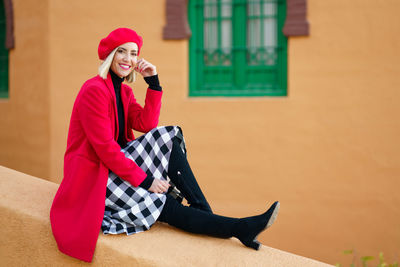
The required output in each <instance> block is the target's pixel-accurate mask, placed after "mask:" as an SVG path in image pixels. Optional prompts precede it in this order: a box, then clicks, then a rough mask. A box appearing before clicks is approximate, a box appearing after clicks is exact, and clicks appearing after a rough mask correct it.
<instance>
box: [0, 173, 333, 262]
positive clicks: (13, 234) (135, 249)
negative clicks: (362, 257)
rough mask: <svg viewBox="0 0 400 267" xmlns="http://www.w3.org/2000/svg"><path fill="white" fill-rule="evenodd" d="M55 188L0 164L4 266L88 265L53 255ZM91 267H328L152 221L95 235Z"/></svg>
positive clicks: (0, 250)
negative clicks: (133, 230) (130, 230)
mask: <svg viewBox="0 0 400 267" xmlns="http://www.w3.org/2000/svg"><path fill="white" fill-rule="evenodd" d="M57 187H58V185H57V184H55V183H52V182H49V181H44V180H42V179H38V178H36V177H32V176H29V175H26V174H23V173H20V172H17V171H14V170H11V169H8V168H4V167H2V166H0V196H1V199H0V212H1V216H0V222H1V225H2V227H1V229H0V234H1V237H2V238H1V239H0V256H1V259H2V265H4V266H28V265H29V266H78V265H79V266H81V265H88V264H87V263H85V262H82V261H79V260H77V259H74V258H72V257H69V256H66V255H64V254H62V253H61V252H59V251H58V249H57V245H56V242H55V240H54V238H53V236H52V234H51V227H50V221H49V219H48V216H49V209H50V206H51V202H52V199H53V196H54V194H55V192H56V190H57ZM90 265H93V266H217V265H218V266H305V267H323V266H329V265H327V264H324V263H322V262H318V261H315V260H312V259H308V258H305V257H301V256H297V255H294V254H291V253H287V252H284V251H281V250H277V249H273V248H270V247H266V246H262V247H261V248H260V250H259V251H254V250H252V249H249V248H246V247H244V246H243V245H242V244H241V243H240V242H239V241H238V240H236V239H235V240H234V239H217V238H212V237H206V236H200V235H194V234H188V233H184V232H182V231H179V230H177V229H174V228H172V227H169V226H168V225H165V224H161V223H156V224H155V225H154V226H153V227H152V228H151V229H150V230H149V231H147V232H144V233H140V234H135V235H131V236H126V235H124V234H122V235H103V234H101V233H100V236H99V240H98V242H97V247H96V251H95V255H94V258H93V262H92V264H90Z"/></svg>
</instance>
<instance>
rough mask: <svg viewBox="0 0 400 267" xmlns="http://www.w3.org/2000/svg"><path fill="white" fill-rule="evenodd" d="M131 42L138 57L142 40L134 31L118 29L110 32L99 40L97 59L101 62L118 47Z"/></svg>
mask: <svg viewBox="0 0 400 267" xmlns="http://www.w3.org/2000/svg"><path fill="white" fill-rule="evenodd" d="M128 42H133V43H135V44H137V46H138V55H139V53H140V48H141V47H142V44H143V38H142V37H141V36H140V35H138V34H137V33H136V32H135V31H134V30H131V29H128V28H118V29H116V30H113V31H112V32H110V34H109V35H108V36H107V37H106V38H103V39H101V41H100V44H99V49H98V53H99V58H100V59H101V60H104V59H106V57H107V56H108V55H109V54H110V53H111V52H112V51H113V50H114V49H115V48H116V47H118V46H120V45H122V44H125V43H128Z"/></svg>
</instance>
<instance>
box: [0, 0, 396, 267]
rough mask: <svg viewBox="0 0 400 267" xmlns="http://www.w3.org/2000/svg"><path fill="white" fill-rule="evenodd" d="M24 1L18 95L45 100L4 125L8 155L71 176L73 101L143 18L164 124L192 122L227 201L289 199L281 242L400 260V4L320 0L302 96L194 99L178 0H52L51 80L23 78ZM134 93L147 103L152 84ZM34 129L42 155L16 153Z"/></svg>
mask: <svg viewBox="0 0 400 267" xmlns="http://www.w3.org/2000/svg"><path fill="white" fill-rule="evenodd" d="M14 2H15V9H16V20H17V21H16V26H17V30H16V39H17V48H16V49H15V50H14V51H13V52H12V54H11V71H10V75H11V89H10V91H11V96H12V94H16V92H17V91H18V92H21V93H22V92H23V91H27V90H28V91H29V92H35V93H37V94H38V95H40V98H39V97H38V95H32V94H31V95H29V98H33V99H38V100H37V101H36V102H38V103H45V104H44V105H43V106H40V107H38V105H34V106H33V107H34V108H37V109H38V110H35V111H36V113H32V111H30V110H29V111H30V113H29V114H37V115H36V116H33V115H29V116H31V117H29V120H27V118H26V117H25V116H24V115H25V113H22V112H19V111H18V112H15V113H12V112H10V113H8V116H7V117H6V118H3V117H2V118H0V123H1V125H2V127H3V125H7V127H8V128H10V129H12V130H11V131H10V132H9V133H8V132H7V131H3V130H2V131H1V133H0V134H1V139H0V140H1V142H2V144H1V145H2V147H3V145H4V147H5V149H4V150H3V148H2V150H1V154H0V155H2V156H1V158H0V159H1V162H0V163H1V164H2V165H5V166H10V167H13V168H16V169H19V170H21V171H24V172H27V173H30V174H34V175H38V174H40V175H38V176H41V177H48V178H49V180H51V181H56V182H60V180H61V177H62V160H63V153H64V149H65V146H66V137H67V130H68V121H69V116H70V112H71V108H72V104H73V101H74V98H75V96H76V94H77V92H78V90H79V87H80V86H81V84H82V83H83V82H84V81H85V80H86V79H88V78H89V77H91V76H93V75H95V74H96V69H97V65H98V60H97V45H98V42H99V40H100V38H102V37H103V36H104V35H106V34H107V33H108V32H110V31H111V30H112V29H114V28H116V27H119V26H127V27H132V28H134V29H136V30H137V31H138V32H140V33H141V34H142V35H143V37H144V47H143V50H142V54H141V56H143V57H145V58H146V59H148V60H149V61H151V62H153V63H154V64H156V65H157V67H158V71H159V75H160V79H161V81H162V85H163V88H164V98H163V110H162V115H161V123H160V124H163V125H166V124H179V125H181V126H182V128H183V130H184V134H185V137H186V141H187V145H188V150H189V160H190V162H191V165H192V167H193V169H194V171H195V173H196V175H197V177H198V180H199V181H200V183H201V185H202V187H203V189H204V191H205V192H206V194H207V196H208V197H209V198H210V202H211V203H212V204H213V207H214V210H215V211H216V212H220V213H224V214H227V215H232V216H245V215H249V214H253V213H256V212H260V211H262V210H264V209H265V208H266V206H267V202H270V203H271V202H272V201H274V200H280V201H281V204H282V209H281V213H280V216H279V219H278V221H277V224H276V225H274V229H273V230H272V229H271V231H267V232H266V233H263V234H262V235H261V236H260V239H261V240H263V241H264V243H265V244H267V245H270V246H273V247H277V248H279V249H283V250H287V251H290V252H294V253H297V254H300V255H304V256H308V257H311V258H316V259H320V260H323V261H325V262H329V263H335V262H337V261H340V262H346V261H348V260H349V258H348V257H343V256H342V255H341V251H342V250H344V249H350V248H354V249H356V250H357V251H358V253H359V254H360V256H361V255H375V256H376V255H377V254H378V252H380V251H382V252H384V253H385V255H386V256H387V258H388V259H389V260H391V261H394V260H395V259H396V258H395V257H399V249H398V248H399V247H400V194H399V190H398V188H399V186H400V182H399V179H398V178H399V176H400V142H399V140H398V136H399V135H400V122H399V119H398V117H399V115H398V114H400V107H399V105H398V102H399V99H400V92H399V90H398V88H400V77H399V75H398V73H400V65H399V64H398V60H399V59H400V52H399V51H398V47H400V46H399V44H400V27H399V26H398V25H400V18H399V17H398V15H397V13H396V11H397V10H399V8H400V2H398V1H395V0H388V1H378V0H369V1H365V0H357V1H346V0H339V1H338V0H324V1H318V0H309V1H307V2H308V21H309V22H310V25H311V26H310V29H311V31H310V32H311V34H310V36H308V37H292V38H290V39H289V50H288V55H289V58H288V84H289V88H288V91H289V95H288V97H281V98H268V97H265V98H229V99H227V98H195V99H193V98H188V97H187V94H188V42H187V41H185V40H183V41H163V40H162V38H161V37H162V28H163V26H164V23H165V14H164V4H165V1H158V0H149V1H146V3H145V4H144V3H143V2H139V1H127V0H126V1H119V4H118V5H110V3H109V1H105V0H99V1H95V2H94V1H78V0H74V1H62V0H51V1H49V5H48V24H45V23H43V27H40V28H38V29H37V32H38V33H39V34H38V35H37V36H35V42H36V43H35V42H32V44H33V46H34V47H38V48H42V47H48V53H47V55H48V61H47V62H48V68H47V70H48V72H47V73H48V76H46V77H48V79H47V80H46V79H41V78H40V77H44V76H43V75H45V74H46V72H39V73H35V74H31V75H32V79H31V80H30V81H29V82H28V81H27V80H25V79H24V80H22V79H21V78H20V77H21V75H22V74H21V73H25V72H22V70H23V69H24V68H27V67H26V65H25V64H24V63H25V61H22V59H23V57H22V59H21V60H20V61H17V60H16V55H17V54H18V53H21V55H25V54H23V53H27V52H26V51H20V50H19V49H23V48H24V46H22V45H21V47H20V46H19V44H20V43H21V42H22V41H21V40H23V38H27V37H26V36H24V34H23V32H22V31H21V29H22V28H23V27H33V26H32V25H28V24H29V21H26V20H25V18H24V17H23V16H21V15H18V14H23V13H28V10H25V7H22V6H21V3H20V1H14ZM28 5H29V4H28ZM32 5H33V1H32ZM32 8H33V9H34V10H36V9H38V7H37V6H33V7H32ZM44 10H46V9H40V10H39V11H38V12H39V13H40V12H44ZM29 12H31V13H32V14H33V11H29ZM31 13H29V14H31ZM44 17H46V13H45V12H44ZM41 18H42V17H41ZM42 20H43V21H44V22H45V21H46V20H45V19H44V18H42ZM46 27H48V29H47V28H46ZM46 33H48V35H47V34H46ZM47 36H48V37H47ZM47 38H48V39H47ZM27 49H30V47H29V46H28V48H27ZM38 51H41V49H34V50H29V53H27V54H32V55H31V56H32V57H38ZM19 71H20V72H19ZM17 73H18V75H17ZM46 85H47V87H46ZM16 86H17V87H16ZM13 88H15V89H13ZM45 88H48V90H45ZM14 92H15V93H14ZM47 92H48V94H47ZM134 92H135V95H136V96H137V98H138V100H139V101H142V102H143V98H144V93H145V84H144V82H143V81H141V80H139V81H138V82H137V83H136V84H135V85H134ZM47 95H48V99H49V101H48V102H47V101H44V102H42V98H44V99H46V97H47ZM22 96H23V94H22ZM22 96H21V98H20V99H21V100H19V101H20V102H19V103H20V104H19V106H17V104H14V105H15V108H14V109H15V110H19V109H17V107H21V108H22V107H23V108H22V110H24V109H29V108H30V106H29V105H30V104H29V103H31V102H32V99H26V98H23V97H22ZM39 100H40V101H39ZM11 101H12V98H10V103H1V104H0V110H1V111H3V110H6V111H7V112H8V111H9V110H11V109H10V108H5V105H10V104H11ZM46 103H47V104H46ZM33 107H31V109H34V108H33ZM47 111H49V112H47ZM1 114H5V113H3V112H1ZM13 118H14V120H13ZM27 121H28V122H27ZM16 122H18V124H17V123H16ZM20 122H21V123H22V122H25V123H28V125H30V124H31V126H29V127H30V128H29V127H28V129H26V128H25V127H23V126H22V125H21V123H20ZM37 125H41V126H43V127H37ZM46 127H47V128H46ZM22 129H24V131H23V132H22ZM38 129H39V130H38ZM26 132H29V134H30V135H34V140H35V143H32V144H31V147H30V150H29V152H28V154H27V153H23V152H19V151H17V152H15V150H14V149H11V148H10V147H12V148H14V147H21V148H22V147H24V146H23V145H22V144H19V143H18V144H17V142H16V140H19V139H18V135H22V134H24V136H23V138H24V139H23V140H24V142H26V143H28V142H29V141H30V140H33V139H32V138H31V136H29V138H28V137H27V136H26ZM3 136H4V137H3ZM19 138H21V137H19ZM31 142H33V141H31ZM36 142H38V143H36ZM46 142H49V143H48V145H47V146H46ZM39 148H40V149H39ZM38 149H39V151H37V150H38ZM13 153H17V154H13ZM10 155H15V156H13V157H11V156H10ZM46 160H48V161H46ZM39 161H40V162H39ZM20 164H22V165H20ZM39 166H40V169H39ZM41 172H43V174H42V173H41ZM397 260H399V259H398V258H397Z"/></svg>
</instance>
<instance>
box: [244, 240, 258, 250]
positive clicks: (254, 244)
mask: <svg viewBox="0 0 400 267" xmlns="http://www.w3.org/2000/svg"><path fill="white" fill-rule="evenodd" d="M244 245H245V246H246V247H249V248H252V249H255V250H259V249H260V246H261V243H260V242H258V240H255V239H254V240H252V241H250V242H246V243H244Z"/></svg>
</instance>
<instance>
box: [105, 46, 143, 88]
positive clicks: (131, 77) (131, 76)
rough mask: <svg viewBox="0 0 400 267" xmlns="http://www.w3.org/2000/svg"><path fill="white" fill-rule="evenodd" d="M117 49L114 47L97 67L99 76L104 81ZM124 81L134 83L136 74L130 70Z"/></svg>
mask: <svg viewBox="0 0 400 267" xmlns="http://www.w3.org/2000/svg"><path fill="white" fill-rule="evenodd" d="M117 49H118V47H116V48H115V49H114V50H113V51H111V53H110V54H109V55H108V56H107V58H106V59H105V60H104V61H103V62H102V63H101V64H100V66H99V76H100V77H101V78H103V79H104V80H106V79H107V74H108V72H109V71H110V67H111V63H112V62H113V59H114V55H115V53H116V52H117ZM125 81H127V82H128V83H132V82H135V81H136V73H135V71H134V70H132V71H131V73H129V75H128V76H126V77H125Z"/></svg>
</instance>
